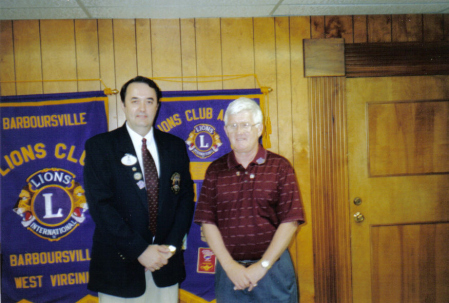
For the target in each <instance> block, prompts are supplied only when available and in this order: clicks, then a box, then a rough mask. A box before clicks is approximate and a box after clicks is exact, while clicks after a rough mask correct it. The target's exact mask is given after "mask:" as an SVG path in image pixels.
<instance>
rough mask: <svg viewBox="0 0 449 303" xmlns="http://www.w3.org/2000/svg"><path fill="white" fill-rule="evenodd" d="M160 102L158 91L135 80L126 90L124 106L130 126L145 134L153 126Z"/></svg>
mask: <svg viewBox="0 0 449 303" xmlns="http://www.w3.org/2000/svg"><path fill="white" fill-rule="evenodd" d="M158 107H159V103H158V102H157V95H156V91H155V90H154V89H153V88H151V87H149V86H148V85H147V84H145V83H140V82H133V83H131V84H130V85H129V86H128V89H127V90H126V96H125V102H124V104H123V102H122V108H123V111H124V113H125V116H126V120H127V121H128V125H129V127H131V129H132V130H134V131H135V132H136V133H138V134H139V135H141V136H145V135H146V134H147V133H148V132H149V131H150V130H151V127H152V126H153V122H154V118H155V117H156V113H157V109H158Z"/></svg>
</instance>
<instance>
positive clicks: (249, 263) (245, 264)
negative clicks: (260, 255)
mask: <svg viewBox="0 0 449 303" xmlns="http://www.w3.org/2000/svg"><path fill="white" fill-rule="evenodd" d="M257 262H259V260H241V261H237V263H239V264H241V265H243V266H245V267H250V266H251V265H253V264H254V263H257Z"/></svg>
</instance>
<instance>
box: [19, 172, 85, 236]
mask: <svg viewBox="0 0 449 303" xmlns="http://www.w3.org/2000/svg"><path fill="white" fill-rule="evenodd" d="M86 209H87V201H86V197H85V195H84V189H83V187H82V186H81V185H80V184H79V183H78V182H76V181H75V175H74V174H73V173H71V172H69V171H66V170H64V169H59V168H49V169H43V170H40V171H38V172H35V173H34V174H32V175H31V176H29V177H28V179H27V184H26V185H25V186H24V187H23V188H22V191H21V192H20V194H19V199H18V200H17V203H16V205H15V206H14V208H13V211H14V212H15V213H16V214H17V215H19V216H20V217H22V221H21V223H22V225H23V226H24V227H26V228H27V229H28V230H30V231H31V232H32V233H34V234H35V235H37V236H39V237H41V238H43V239H47V240H49V241H58V240H59V239H61V238H63V237H65V236H67V235H68V234H70V233H71V232H72V231H73V230H75V229H76V228H77V227H78V226H79V224H81V223H83V222H84V220H85V216H84V212H85V211H86Z"/></svg>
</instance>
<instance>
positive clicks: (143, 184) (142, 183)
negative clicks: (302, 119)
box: [137, 180, 145, 189]
mask: <svg viewBox="0 0 449 303" xmlns="http://www.w3.org/2000/svg"><path fill="white" fill-rule="evenodd" d="M137 186H139V189H142V188H145V182H143V180H140V181H139V182H137Z"/></svg>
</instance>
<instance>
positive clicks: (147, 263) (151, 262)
mask: <svg viewBox="0 0 449 303" xmlns="http://www.w3.org/2000/svg"><path fill="white" fill-rule="evenodd" d="M175 250H176V249H175ZM174 253H175V251H174V250H173V248H172V246H170V247H169V246H168V245H148V247H147V249H145V251H144V252H143V253H142V254H141V255H140V256H139V257H138V258H137V260H138V261H139V263H140V264H142V266H143V267H145V270H149V271H151V272H154V271H156V270H159V269H160V268H161V267H163V266H164V265H167V263H168V259H170V258H171V257H172V256H173V255H174Z"/></svg>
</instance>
